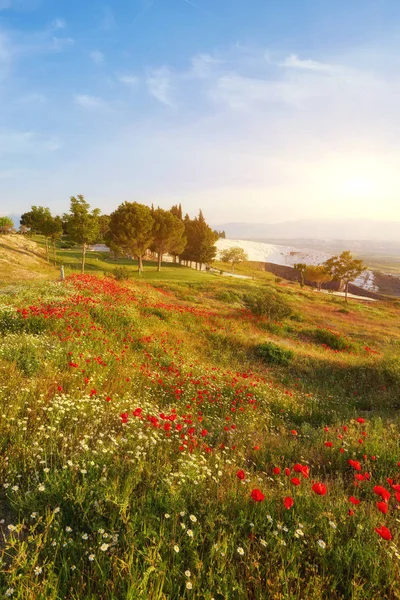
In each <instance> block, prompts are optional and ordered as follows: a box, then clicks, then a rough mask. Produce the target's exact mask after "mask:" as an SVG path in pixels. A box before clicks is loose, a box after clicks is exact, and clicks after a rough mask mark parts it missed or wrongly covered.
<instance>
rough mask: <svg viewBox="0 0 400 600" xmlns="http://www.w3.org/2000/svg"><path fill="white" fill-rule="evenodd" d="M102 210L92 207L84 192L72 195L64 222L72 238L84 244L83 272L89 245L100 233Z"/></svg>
mask: <svg viewBox="0 0 400 600" xmlns="http://www.w3.org/2000/svg"><path fill="white" fill-rule="evenodd" d="M99 216H100V210H99V209H98V208H95V209H93V210H91V209H90V205H89V203H88V202H86V200H85V198H84V196H83V195H82V194H80V195H78V196H71V206H70V210H69V214H67V215H64V222H65V223H66V228H67V232H68V235H69V236H70V238H71V239H72V240H73V241H74V242H76V243H77V244H80V245H81V246H82V262H81V272H82V274H83V273H84V272H85V259H86V252H87V249H88V246H89V245H90V244H94V243H95V242H96V241H97V240H98V238H99V235H100V224H99Z"/></svg>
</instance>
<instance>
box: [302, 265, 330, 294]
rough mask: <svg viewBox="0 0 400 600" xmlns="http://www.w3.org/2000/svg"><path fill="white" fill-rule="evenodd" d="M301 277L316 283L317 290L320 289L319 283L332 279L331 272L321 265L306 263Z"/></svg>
mask: <svg viewBox="0 0 400 600" xmlns="http://www.w3.org/2000/svg"><path fill="white" fill-rule="evenodd" d="M303 277H304V278H305V279H306V280H307V281H311V282H312V283H316V284H317V288H318V291H319V292H320V291H321V285H322V284H323V283H327V282H328V281H332V276H331V274H330V273H329V272H328V271H327V270H326V268H325V267H324V266H323V265H317V266H315V265H308V266H306V268H305V270H304V271H303Z"/></svg>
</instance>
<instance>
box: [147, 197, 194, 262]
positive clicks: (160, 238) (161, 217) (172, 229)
mask: <svg viewBox="0 0 400 600" xmlns="http://www.w3.org/2000/svg"><path fill="white" fill-rule="evenodd" d="M152 217H153V219H154V225H153V241H152V245H151V250H153V251H154V252H157V254H158V270H160V269H161V261H162V257H163V254H165V253H166V252H169V253H170V254H173V255H175V256H178V255H179V254H181V253H182V252H183V250H184V248H185V246H186V241H187V240H186V236H185V225H184V224H183V222H182V221H181V220H180V219H179V217H177V216H175V215H174V214H173V213H172V212H171V211H168V210H162V209H161V208H157V210H155V211H153V212H152Z"/></svg>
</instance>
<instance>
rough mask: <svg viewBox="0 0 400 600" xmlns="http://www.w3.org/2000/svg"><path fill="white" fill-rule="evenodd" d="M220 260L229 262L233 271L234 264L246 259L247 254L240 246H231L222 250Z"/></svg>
mask: <svg viewBox="0 0 400 600" xmlns="http://www.w3.org/2000/svg"><path fill="white" fill-rule="evenodd" d="M221 260H222V262H226V263H230V264H231V265H232V273H234V272H235V265H238V264H239V263H241V262H243V261H245V260H248V256H247V254H246V252H245V251H244V250H243V248H240V246H232V247H231V248H227V249H226V250H224V251H223V252H222V254H221Z"/></svg>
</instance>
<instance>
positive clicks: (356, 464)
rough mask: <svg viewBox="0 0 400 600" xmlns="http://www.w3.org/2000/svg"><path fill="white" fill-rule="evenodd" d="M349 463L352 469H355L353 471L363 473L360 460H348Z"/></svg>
mask: <svg viewBox="0 0 400 600" xmlns="http://www.w3.org/2000/svg"><path fill="white" fill-rule="evenodd" d="M347 462H348V463H349V465H350V466H351V467H353V469H355V470H356V471H361V463H360V462H359V461H358V460H351V459H350V460H348V461H347Z"/></svg>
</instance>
